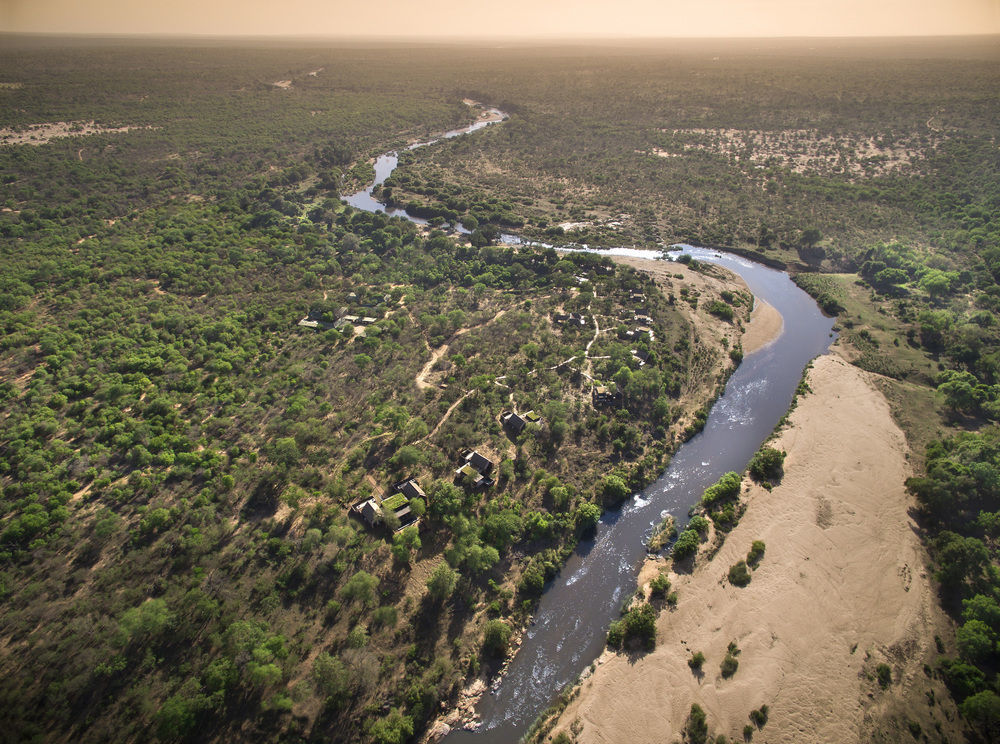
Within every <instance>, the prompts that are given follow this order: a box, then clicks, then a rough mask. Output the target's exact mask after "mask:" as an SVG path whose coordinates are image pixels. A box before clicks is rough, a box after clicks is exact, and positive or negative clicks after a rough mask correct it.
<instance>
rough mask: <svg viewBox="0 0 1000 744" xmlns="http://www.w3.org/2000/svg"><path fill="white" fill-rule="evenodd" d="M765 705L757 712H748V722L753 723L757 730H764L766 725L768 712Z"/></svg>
mask: <svg viewBox="0 0 1000 744" xmlns="http://www.w3.org/2000/svg"><path fill="white" fill-rule="evenodd" d="M769 710H770V709H769V708H768V707H767V705H766V704H765V705H762V706H760V708H758V709H757V710H752V711H750V720H751V721H753V723H754V725H755V726H756V727H757V728H764V724H766V723H767V715H768V712H769Z"/></svg>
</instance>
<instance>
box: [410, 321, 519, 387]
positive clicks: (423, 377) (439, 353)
mask: <svg viewBox="0 0 1000 744" xmlns="http://www.w3.org/2000/svg"><path fill="white" fill-rule="evenodd" d="M407 312H409V310H407ZM506 312H507V311H506V310H501V311H500V312H498V313H497V314H496V315H494V316H493V317H492V318H490V319H489V320H488V321H486V322H485V323H480V324H479V325H474V326H469V327H468V328H460V329H459V330H457V331H455V335H454V336H452V337H451V338H450V339H449V340H448V343H446V344H441V346H439V347H438V348H437V349H433V350H432V351H431V358H430V359H429V360H428V362H427V364H425V365H424V366H423V367H422V368H421V370H420V371H419V372H418V373H417V376H416V378H414V382H415V383H416V384H417V387H418V388H420V389H421V390H426V389H427V388H429V387H432V386H431V384H430V383H429V382H427V378H428V377H429V376H430V374H431V371H432V370H433V369H434V365H435V364H437V363H438V361H439V360H440V359H441V357H443V356H444V355H445V354H447V353H448V350H449V349H450V348H451V345H452V344H453V343H455V339H456V338H458V337H459V336H462V335H464V334H466V333H468V332H469V331H471V330H473V329H475V328H482V327H483V326H485V325H488V324H490V323H493V322H494V321H497V320H499V319H500V318H502V317H503V316H504V314H505V313H506ZM410 319H411V320H412V319H413V316H412V315H411V316H410ZM427 348H430V345H428V347H427Z"/></svg>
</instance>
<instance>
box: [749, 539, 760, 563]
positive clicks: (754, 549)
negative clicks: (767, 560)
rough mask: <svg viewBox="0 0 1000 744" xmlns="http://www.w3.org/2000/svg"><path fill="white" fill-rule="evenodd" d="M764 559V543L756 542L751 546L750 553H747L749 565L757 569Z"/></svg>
mask: <svg viewBox="0 0 1000 744" xmlns="http://www.w3.org/2000/svg"><path fill="white" fill-rule="evenodd" d="M763 557H764V541H763V540H754V541H753V543H752V544H751V545H750V552H749V553H747V565H749V566H752V567H753V568H756V567H757V564H758V563H760V559H761V558H763Z"/></svg>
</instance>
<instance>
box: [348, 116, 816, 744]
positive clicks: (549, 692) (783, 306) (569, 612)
mask: <svg viewBox="0 0 1000 744" xmlns="http://www.w3.org/2000/svg"><path fill="white" fill-rule="evenodd" d="M496 113H497V114H499V113H500V112H496ZM478 125H482V122H477V124H476V125H472V127H474V128H476V129H478V128H481V126H478ZM465 131H474V130H473V129H472V128H466V130H454V132H449V133H448V135H447V136H457V135H458V134H462V133H465ZM425 144H430V143H420V144H419V145H417V146H424V145H425ZM383 158H386V159H387V160H384V161H383ZM379 162H382V163H383V165H382V168H383V170H382V171H381V172H380V171H379V165H378V163H377V164H376V173H377V174H379V175H381V174H384V175H381V178H382V181H384V180H385V178H387V177H388V175H389V173H391V172H392V169H391V168H389V170H388V171H386V170H385V168H388V166H389V163H390V162H391V163H392V167H393V168H394V167H395V164H396V163H398V158H396V154H395V153H387V154H386V155H383V156H382V157H381V158H379ZM376 183H381V181H376ZM373 188H374V185H373V186H372V187H371V188H369V189H368V190H367V191H365V192H359V194H355V195H353V196H352V197H348V198H347V199H346V201H347V202H348V203H349V204H352V205H353V206H356V207H358V208H360V209H367V210H368V211H385V212H387V213H389V214H395V215H399V216H404V217H409V216H408V215H406V214H405V211H403V210H387V209H386V207H385V205H381V204H379V203H378V202H376V201H375V200H374V199H373V198H372V196H371V191H372V189H373ZM361 194H365V195H366V196H367V199H368V200H370V204H369V203H368V202H366V201H365V199H363V198H360V195H361ZM372 205H374V206H372ZM414 221H417V222H421V223H422V222H423V221H422V220H414ZM505 238H506V239H507V241H508V242H517V238H516V237H515V236H505ZM555 247H556V248H560V246H555ZM676 248H677V249H678V250H682V251H683V252H685V253H689V254H691V255H692V257H694V258H695V259H697V260H699V261H706V262H711V263H714V264H718V265H719V266H722V267H724V268H727V269H729V270H731V271H733V272H734V273H736V274H738V275H739V276H741V277H742V278H743V280H744V281H745V282H746V283H747V285H748V286H749V287H750V290H751V291H752V292H753V294H754V295H755V296H756V297H759V298H760V299H762V300H764V301H766V302H768V303H769V304H771V305H772V306H773V307H774V308H775V309H776V310H777V311H778V312H779V313H781V315H782V317H783V318H784V328H783V330H782V333H781V335H780V336H779V337H778V338H777V339H776V340H775V341H774V342H773V343H771V344H769V345H767V346H765V347H764V348H762V349H760V350H759V351H757V352H755V353H753V354H749V355H747V356H746V357H745V358H744V360H743V362H742V363H741V364H740V366H739V367H738V368H737V369H736V371H735V372H734V373H733V375H732V376H731V377H730V379H729V381H728V383H727V384H726V388H725V391H724V392H723V394H722V395H721V396H720V397H719V399H718V400H717V401H716V403H715V405H714V406H713V407H712V410H711V412H710V413H709V416H708V421H707V423H706V425H705V428H704V430H703V431H702V432H701V433H700V434H698V435H697V436H695V437H694V438H693V439H691V440H690V441H689V442H687V443H685V444H684V445H683V446H682V447H681V448H680V449H679V450H678V451H677V453H676V454H675V455H674V457H673V459H672V460H671V462H670V466H669V467H668V468H667V470H666V472H664V473H663V475H661V476H660V477H659V478H658V479H657V480H656V481H655V482H654V483H652V484H651V485H649V486H648V487H647V488H645V489H644V490H643V491H642V493H640V494H636V495H635V496H634V497H633V498H632V499H630V500H629V501H628V502H627V503H626V504H625V505H624V506H623V507H622V508H620V509H616V510H612V511H608V512H606V513H605V514H604V516H603V517H602V518H601V521H600V522H599V524H598V525H597V529H596V530H595V533H594V535H593V536H592V537H591V538H589V539H587V540H584V541H583V542H581V543H580V545H579V546H578V547H577V549H576V551H575V552H574V553H573V555H572V556H571V557H570V559H569V560H568V561H567V563H566V565H565V566H564V567H563V569H562V571H561V572H560V573H559V575H558V576H557V577H556V578H555V579H554V580H553V581H552V582H551V584H550V586H548V587H547V588H546V590H545V593H544V594H543V595H542V598H541V601H540V602H539V605H538V608H537V610H536V612H535V616H534V620H533V622H532V624H531V625H530V627H528V629H527V630H526V632H525V634H524V639H523V642H522V644H521V647H520V649H519V650H518V653H517V655H516V656H515V658H514V660H513V662H512V663H511V665H510V668H509V670H508V672H507V674H506V675H505V676H504V677H503V679H502V680H501V682H500V684H499V685H498V686H497V687H496V688H495V689H494V690H492V691H491V692H488V693H487V694H486V695H485V696H484V697H483V699H482V701H481V702H480V704H479V705H478V707H477V712H478V714H479V715H480V717H481V719H482V726H481V727H480V729H479V730H478V731H476V732H468V731H455V732H452V733H451V734H450V735H449V736H448V737H447V739H446V740H447V741H448V742H449V743H450V744H512V742H516V741H517V740H518V739H519V738H520V737H521V736H522V735H523V734H524V733H525V732H526V731H527V729H528V727H529V726H530V725H531V723H532V721H533V720H534V719H535V717H536V716H537V715H538V714H539V713H540V712H542V711H543V710H544V709H545V708H546V707H547V706H548V705H549V704H550V703H551V702H552V701H553V699H554V698H555V696H556V695H557V694H558V693H559V691H560V690H561V689H562V688H563V687H565V686H566V685H567V684H568V683H570V682H572V681H573V680H575V679H576V678H577V677H578V676H579V674H580V673H581V672H582V671H583V670H584V669H586V667H587V666H588V665H589V664H590V663H591V662H592V661H593V660H594V659H596V658H597V656H599V655H600V653H601V651H602V649H603V648H604V640H605V636H606V633H607V626H608V624H609V623H610V622H611V620H613V619H615V618H616V617H617V615H618V612H619V610H620V607H621V604H622V601H623V600H624V598H626V597H627V596H628V595H629V594H631V593H632V592H633V591H634V590H635V589H636V577H637V574H638V569H639V565H640V563H641V562H642V560H643V558H644V556H645V540H646V538H647V536H648V535H649V533H650V531H651V529H652V527H653V526H654V525H655V524H657V523H658V522H659V521H660V520H661V519H662V518H663V516H665V515H666V514H672V515H673V516H674V517H675V518H676V519H677V523H678V527H682V526H683V525H684V524H686V522H687V519H688V517H687V513H688V510H689V508H690V507H691V505H692V504H694V503H696V502H697V501H698V500H699V499H700V498H701V494H702V492H703V491H704V490H705V489H706V488H707V487H708V486H710V485H711V484H712V483H714V482H715V481H716V480H718V479H719V477H720V476H721V475H723V474H724V473H726V472H728V471H730V470H735V471H737V472H742V471H743V470H744V469H745V467H746V465H747V462H749V460H750V458H751V457H752V456H753V454H754V452H756V451H757V449H758V448H759V447H760V446H761V444H762V443H763V442H764V441H765V440H766V439H767V437H768V436H769V435H770V434H771V432H772V431H773V430H774V427H775V426H776V425H777V423H778V421H779V420H780V419H781V417H782V416H784V414H785V412H786V411H787V410H788V407H789V405H790V404H791V401H792V399H793V397H794V395H795V390H796V388H797V387H798V384H799V380H800V379H801V376H802V372H803V370H804V368H805V366H806V365H807V364H808V363H809V361H810V360H811V359H813V358H814V357H815V356H817V355H819V354H822V353H823V352H825V351H826V349H827V348H828V346H829V344H830V340H831V338H832V335H833V334H832V327H833V319H832V318H827V317H825V316H824V315H823V314H822V313H821V312H820V310H819V308H818V307H817V305H816V303H815V302H814V301H813V299H812V298H811V297H809V296H808V295H807V294H806V293H805V292H803V291H802V290H801V289H799V288H798V287H797V286H796V285H795V284H794V283H793V282H792V281H791V279H790V278H789V276H788V275H787V274H786V273H784V272H781V271H776V270H774V269H770V268H767V267H765V266H762V265H761V264H758V263H755V262H753V261H750V260H748V259H744V258H741V257H739V256H735V255H733V254H728V253H720V252H718V251H715V250H710V249H707V248H698V247H694V246H688V245H685V246H676ZM562 249H563V250H586V248H580V247H577V246H568V247H562ZM594 252H597V253H601V254H604V255H628V256H637V257H640V258H646V259H649V260H657V259H659V257H660V256H661V253H660V252H659V251H643V250H636V249H631V248H609V249H603V250H595V251H594Z"/></svg>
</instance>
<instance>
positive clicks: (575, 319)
mask: <svg viewBox="0 0 1000 744" xmlns="http://www.w3.org/2000/svg"><path fill="white" fill-rule="evenodd" d="M552 320H553V322H555V323H558V324H559V325H568V326H579V327H581V328H583V327H584V326H586V325H587V318H586V316H584V315H582V314H581V313H569V314H567V313H556V314H555V315H553V316H552Z"/></svg>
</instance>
